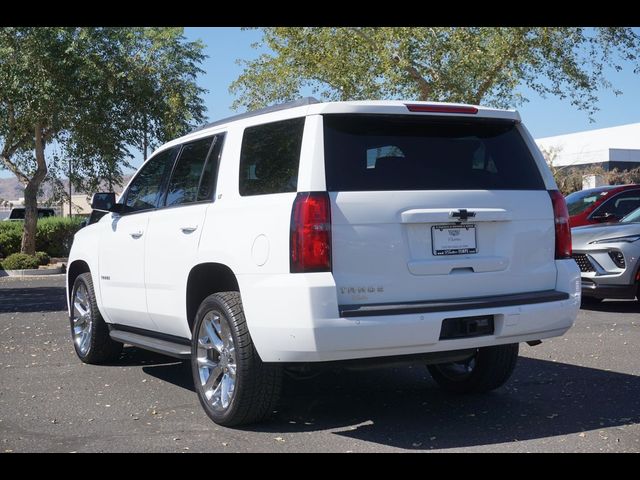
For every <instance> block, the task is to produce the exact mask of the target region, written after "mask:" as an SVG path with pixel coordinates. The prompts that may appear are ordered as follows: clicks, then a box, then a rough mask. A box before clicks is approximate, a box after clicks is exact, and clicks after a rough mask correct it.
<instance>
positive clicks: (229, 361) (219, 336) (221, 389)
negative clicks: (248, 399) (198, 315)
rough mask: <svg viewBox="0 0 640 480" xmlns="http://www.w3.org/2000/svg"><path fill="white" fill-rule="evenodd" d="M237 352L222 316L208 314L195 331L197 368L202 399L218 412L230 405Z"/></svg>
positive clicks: (234, 384) (214, 312) (234, 382)
mask: <svg viewBox="0 0 640 480" xmlns="http://www.w3.org/2000/svg"><path fill="white" fill-rule="evenodd" d="M235 355H236V351H235V344H234V342H233V335H232V334H231V328H230V327H229V323H228V321H227V319H226V317H225V316H224V315H222V314H221V313H220V312H218V311H215V310H213V311H210V312H208V313H207V314H206V315H205V316H204V318H203V319H202V323H201V324H200V328H199V330H198V345H197V366H198V375H199V379H200V386H201V387H202V390H203V394H204V397H205V398H206V400H207V402H208V403H209V405H210V406H211V407H212V408H213V409H214V410H217V411H224V410H226V409H227V408H228V407H229V405H230V404H231V400H232V399H233V393H234V390H235V386H236V356H235Z"/></svg>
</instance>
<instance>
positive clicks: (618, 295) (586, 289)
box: [582, 278, 638, 299]
mask: <svg viewBox="0 0 640 480" xmlns="http://www.w3.org/2000/svg"><path fill="white" fill-rule="evenodd" d="M637 293H638V288H637V285H636V284H635V283H632V284H631V285H615V284H609V283H598V282H597V279H595V278H583V279H582V296H583V297H592V298H602V299H604V298H613V299H627V298H635V297H636V294H637Z"/></svg>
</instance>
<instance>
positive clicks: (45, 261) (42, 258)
mask: <svg viewBox="0 0 640 480" xmlns="http://www.w3.org/2000/svg"><path fill="white" fill-rule="evenodd" d="M36 258H37V259H38V262H40V265H49V262H50V261H51V258H49V255H47V252H36Z"/></svg>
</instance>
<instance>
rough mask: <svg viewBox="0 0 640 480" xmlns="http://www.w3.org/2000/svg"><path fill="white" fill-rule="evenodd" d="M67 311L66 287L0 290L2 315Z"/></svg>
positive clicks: (0, 310)
mask: <svg viewBox="0 0 640 480" xmlns="http://www.w3.org/2000/svg"><path fill="white" fill-rule="evenodd" d="M66 309H67V300H66V297H65V288H64V287H29V288H0V313H12V312H25V313H26V312H58V311H61V310H66Z"/></svg>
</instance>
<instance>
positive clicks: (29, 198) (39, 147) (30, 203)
mask: <svg viewBox="0 0 640 480" xmlns="http://www.w3.org/2000/svg"><path fill="white" fill-rule="evenodd" d="M35 137H36V138H35V140H36V142H35V147H36V148H35V150H36V163H37V168H36V173H35V174H34V175H33V177H31V179H29V182H28V183H27V185H26V187H25V189H24V230H23V232H22V245H21V247H20V251H21V252H22V253H28V254H29V255H34V254H35V253H36V228H37V226H38V190H39V189H40V184H42V181H43V180H44V178H45V177H46V176H47V164H46V162H45V160H44V140H43V138H42V125H40V124H37V125H36V127H35Z"/></svg>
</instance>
